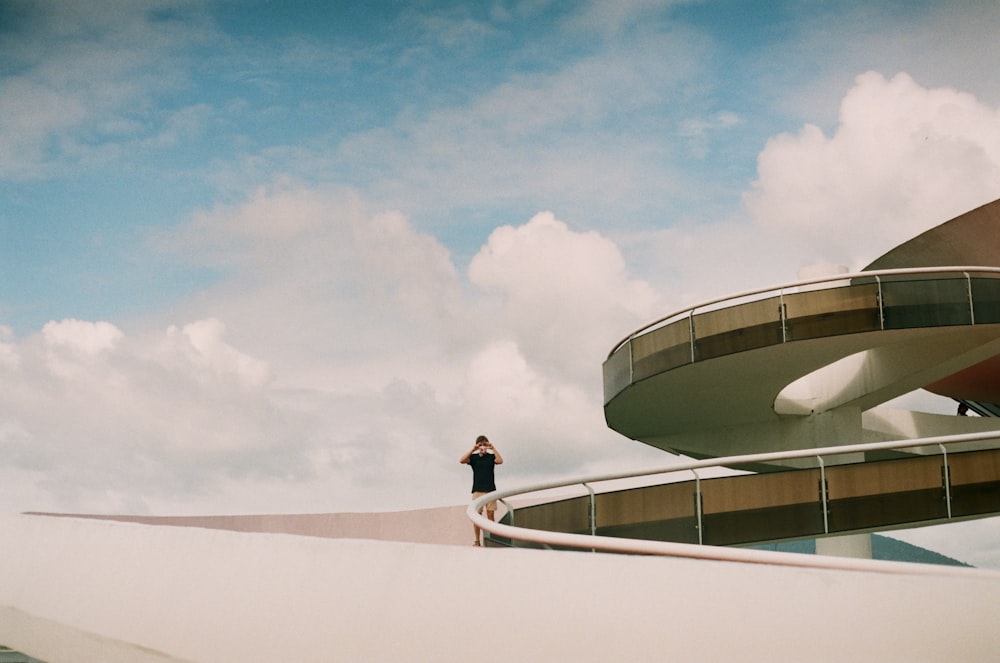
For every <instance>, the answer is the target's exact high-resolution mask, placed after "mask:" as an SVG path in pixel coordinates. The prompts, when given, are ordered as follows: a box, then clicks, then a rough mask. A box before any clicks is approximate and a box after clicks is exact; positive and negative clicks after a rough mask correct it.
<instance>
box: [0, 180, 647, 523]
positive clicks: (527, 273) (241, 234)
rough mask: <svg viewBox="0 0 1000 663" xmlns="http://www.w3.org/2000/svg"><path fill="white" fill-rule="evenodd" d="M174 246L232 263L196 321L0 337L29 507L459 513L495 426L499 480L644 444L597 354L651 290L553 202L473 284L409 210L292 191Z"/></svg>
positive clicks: (190, 310)
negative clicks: (33, 479)
mask: <svg viewBox="0 0 1000 663" xmlns="http://www.w3.org/2000/svg"><path fill="white" fill-rule="evenodd" d="M160 246H171V247H173V248H174V249H178V250H181V251H183V253H184V255H186V256H188V258H189V259H191V260H195V261H205V262H206V264H214V265H223V266H225V267H226V271H225V273H224V275H223V278H222V279H221V280H220V282H219V283H218V284H217V285H216V286H215V287H213V288H210V289H208V290H206V291H204V292H202V293H201V294H200V295H199V296H198V297H197V298H195V299H193V300H192V301H190V302H188V303H187V304H186V305H185V306H184V308H183V310H179V311H176V312H175V313H174V316H180V317H181V318H182V319H186V320H189V322H183V323H176V322H170V323H167V324H160V325H159V326H154V327H150V328H148V329H145V330H133V331H129V332H126V331H123V330H121V329H119V328H117V327H115V326H113V325H111V324H109V323H105V322H96V323H93V322H86V321H79V320H66V321H62V322H52V323H49V324H48V325H46V326H45V328H44V329H43V330H42V333H40V334H38V335H35V336H29V337H27V338H24V339H16V338H14V337H13V336H12V335H11V334H8V335H7V339H6V341H5V343H6V346H7V347H8V352H7V354H8V355H9V356H11V357H19V362H17V363H15V362H9V366H8V365H7V364H4V366H6V368H5V369H3V370H5V371H7V372H8V373H9V372H10V371H16V373H17V379H16V380H3V381H0V401H2V402H4V403H5V406H6V408H5V410H4V413H3V415H2V416H0V447H2V451H3V455H4V457H5V458H8V459H14V460H13V461H12V462H14V463H16V464H18V465H19V466H21V467H22V468H23V470H24V471H26V472H27V471H36V470H38V469H44V470H45V475H44V479H42V480H40V483H39V484H38V485H39V488H40V489H41V490H42V491H44V494H47V495H48V496H49V499H51V500H52V502H53V505H43V506H42V507H36V506H35V505H25V506H24V508H44V507H45V506H51V507H52V508H60V509H72V510H78V509H80V508H83V506H86V507H87V508H88V509H94V510H113V509H116V508H121V507H122V505H128V507H129V508H130V509H135V510H167V511H172V512H187V511H199V510H205V509H209V508H210V509H212V510H219V509H223V508H225V509H227V510H231V511H246V510H247V509H252V508H253V506H252V505H260V503H261V498H260V496H259V495H256V494H255V490H254V487H258V488H260V490H261V491H262V492H261V494H266V495H269V496H271V498H272V499H274V500H276V501H277V502H280V503H281V504H282V505H283V507H282V509H283V510H317V509H322V510H350V509H359V508H365V509H371V508H401V507H413V506H424V505H433V504H448V503H455V502H460V501H462V500H463V499H464V497H465V495H466V493H467V491H468V486H467V485H466V484H467V479H468V477H467V472H465V471H463V468H461V467H460V466H459V465H458V463H457V458H458V457H459V456H460V455H461V453H462V452H463V451H464V450H465V447H466V445H467V444H468V443H470V442H471V440H472V439H474V436H475V435H477V434H479V433H481V432H486V433H487V434H489V435H490V437H491V439H493V440H494V441H495V442H496V443H497V444H498V446H500V447H501V448H502V449H503V450H504V452H505V453H506V454H507V455H508V456H509V457H510V458H511V460H512V461H514V460H515V459H516V462H511V464H510V465H509V466H505V469H504V472H505V480H507V481H516V480H517V477H518V476H520V477H539V476H543V475H544V476H551V475H554V474H559V473H562V472H573V471H574V470H579V469H581V468H583V467H584V466H586V465H588V464H590V463H593V462H601V461H602V460H603V461H608V460H609V456H608V454H609V453H610V454H611V456H610V460H611V462H612V463H616V462H628V458H629V457H634V455H635V453H634V452H633V453H631V454H630V453H625V454H624V456H620V449H617V448H615V447H613V446H609V445H608V444H607V442H608V441H609V440H614V439H616V437H617V436H616V435H615V434H614V433H612V432H611V431H609V430H608V429H607V428H606V426H605V425H604V424H603V421H602V418H601V400H600V399H601V393H602V390H601V381H600V364H601V361H602V359H603V356H604V353H606V352H607V350H608V349H609V347H610V344H611V343H612V342H613V341H614V340H616V338H617V336H619V335H621V334H622V333H624V332H625V331H627V330H628V329H629V328H630V327H631V326H633V325H634V324H635V323H636V321H639V320H642V319H644V318H645V317H647V316H648V315H649V314H650V313H651V312H652V311H653V310H654V308H655V306H656V304H655V301H656V297H655V295H654V293H653V292H652V290H651V289H650V287H649V286H648V284H646V283H644V282H642V281H639V280H635V279H632V278H631V277H629V275H628V273H627V270H626V265H625V262H624V260H623V258H622V256H621V254H620V252H619V251H618V249H617V247H616V246H615V245H614V244H613V243H612V242H611V241H609V240H608V239H607V238H604V237H602V236H601V235H599V234H597V233H594V232H587V233H579V232H575V231H573V230H572V229H570V228H569V226H568V225H567V224H565V223H563V222H561V221H558V220H556V219H555V217H554V216H553V215H552V214H551V213H541V214H539V215H536V216H535V217H534V218H532V219H531V220H529V221H528V222H526V223H524V224H523V225H521V226H504V227H502V228H499V229H498V230H497V231H496V232H495V233H494V234H493V235H492V236H491V238H490V240H489V242H488V243H487V245H485V246H484V247H483V248H482V250H481V252H480V253H479V255H478V256H477V257H476V258H475V259H474V260H473V261H472V265H471V266H470V270H469V278H468V279H466V278H465V277H463V275H461V274H460V273H459V272H458V270H456V269H455V267H454V265H453V264H452V262H451V259H450V255H449V253H448V251H447V250H446V249H445V248H444V247H443V246H442V245H441V244H440V243H439V242H438V241H437V240H436V239H435V238H434V237H432V236H430V235H427V234H423V233H419V232H417V231H415V230H414V229H413V227H412V226H411V224H410V222H409V220H408V219H407V218H406V217H405V216H403V215H402V214H400V213H398V212H375V213H370V212H367V211H366V210H365V206H364V204H363V203H362V202H361V201H360V200H359V199H358V198H357V196H355V195H353V194H351V193H349V192H346V193H345V192H330V191H323V190H318V189H310V188H305V187H299V186H293V185H291V184H289V183H287V182H285V183H279V184H278V185H276V186H275V187H272V188H268V189H262V190H258V191H255V192H253V193H251V194H250V196H249V198H248V199H247V201H246V202H243V203H236V204H234V205H229V206H219V207H216V208H213V209H211V210H207V211H204V212H200V213H197V214H195V215H193V216H192V219H191V222H190V224H188V225H187V226H185V227H183V228H181V229H179V230H178V232H177V236H176V237H175V238H174V239H173V240H171V241H166V242H162V243H161V244H160ZM175 319H176V317H175ZM53 356H55V357H56V359H58V361H59V363H58V364H56V365H57V367H58V369H59V370H56V371H53V370H52V368H51V367H52V366H53V359H52V358H53ZM8 377H9V376H8ZM53 411H58V412H59V416H58V417H52V416H50V413H51V412H53ZM9 462H10V461H9ZM282 487H284V489H283V488H282ZM282 495H283V496H282ZM308 496H311V497H308ZM36 497H37V495H36ZM308 499H311V500H318V501H313V502H308V503H304V502H303V500H308ZM206 505H211V506H206ZM223 505H225V506H223Z"/></svg>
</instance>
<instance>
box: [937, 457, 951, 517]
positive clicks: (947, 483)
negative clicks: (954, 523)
mask: <svg viewBox="0 0 1000 663" xmlns="http://www.w3.org/2000/svg"><path fill="white" fill-rule="evenodd" d="M938 446H939V447H941V458H942V459H943V460H944V466H943V467H942V470H943V474H944V476H942V477H941V478H942V480H943V481H944V501H945V504H946V505H947V506H948V520H951V468H949V467H948V450H947V449H945V446H944V445H943V444H939V445H938Z"/></svg>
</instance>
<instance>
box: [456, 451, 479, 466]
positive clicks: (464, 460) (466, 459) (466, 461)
mask: <svg viewBox="0 0 1000 663" xmlns="http://www.w3.org/2000/svg"><path fill="white" fill-rule="evenodd" d="M475 450H476V447H472V448H471V449H469V450H468V451H466V452H465V455H464V456H462V457H461V458H459V459H458V462H460V463H462V464H463V465H468V464H469V458H471V457H472V452H474V451H475Z"/></svg>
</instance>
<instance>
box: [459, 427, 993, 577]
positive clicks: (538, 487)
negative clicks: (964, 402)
mask: <svg viewBox="0 0 1000 663" xmlns="http://www.w3.org/2000/svg"><path fill="white" fill-rule="evenodd" d="M987 440H1000V431H988V432H980V433H962V434H959V435H941V436H935V437H926V438H920V439H917V440H892V441H889V442H871V443H865V444H852V445H843V446H835V447H823V448H818V449H802V450H795V451H779V452H770V453H762V454H745V455H740V456H729V457H726V458H713V459H708V460H700V461H688V462H682V463H675V464H673V465H669V466H665V467H658V468H653V469H648V470H640V471H630V472H612V473H607V474H600V475H594V476H588V477H584V478H578V479H570V480H565V479H559V480H550V481H545V482H541V483H537V484H532V485H528V486H523V487H521V488H516V489H511V490H497V491H494V492H491V493H489V494H487V495H483V496H482V497H480V498H478V499H476V500H474V501H473V502H472V503H471V504H470V505H469V507H468V509H467V510H466V515H467V516H468V517H469V519H470V520H472V521H473V523H475V524H476V525H478V526H479V527H480V528H481V529H483V530H484V531H487V532H490V533H491V534H495V535H497V536H500V537H504V538H509V539H511V540H517V541H524V542H528V543H536V544H541V545H545V546H548V547H551V546H560V547H568V548H580V549H584V548H589V549H591V550H601V551H605V552H618V553H630V554H642V555H662V556H671V557H687V558H696V559H706V560H717V561H733V562H745V563H757V564H784V565H791V566H805V567H813V568H830V569H840V570H865V571H879V572H884V573H929V574H951V573H968V572H969V571H970V569H966V568H962V567H938V566H928V567H927V568H923V569H921V567H922V566H923V565H919V564H912V563H902V562H899V563H894V562H885V561H878V562H875V561H874V560H861V559H853V558H835V557H825V556H820V555H805V554H798V553H775V552H772V551H761V550H750V549H744V548H728V547H722V546H711V545H702V544H693V543H675V542H668V541H650V540H645V539H626V538H620V537H609V536H601V535H588V534H571V533H567V532H550V531H545V530H537V529H529V528H525V527H515V526H513V525H505V524H503V523H499V522H495V521H492V520H490V519H489V518H486V517H485V516H483V515H482V514H481V513H479V510H480V509H481V508H483V506H485V505H486V503H487V502H490V501H492V500H504V499H505V498H508V497H511V496H520V495H526V494H529V493H536V492H540V491H544V490H553V489H557V488H568V487H572V486H579V485H581V484H592V483H602V482H607V481H616V480H620V479H634V478H639V477H645V476H652V475H656V474H671V473H674V472H683V471H691V472H694V471H695V470H698V469H704V468H712V467H730V466H733V465H748V464H753V463H768V462H775V461H782V460H795V459H800V458H808V457H828V456H839V455H845V454H853V453H863V452H868V451H885V450H902V449H913V448H916V447H927V446H938V447H940V448H941V449H942V450H943V449H944V448H945V447H947V446H950V445H955V444H961V443H967V442H982V441H987ZM695 476H696V477H697V476H698V475H697V472H695ZM588 490H590V487H589V486H588ZM504 504H507V502H504ZM972 570H973V571H974V570H975V569H972ZM986 573H989V574H990V575H1000V572H998V571H989V572H986Z"/></svg>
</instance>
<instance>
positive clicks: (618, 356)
mask: <svg viewBox="0 0 1000 663" xmlns="http://www.w3.org/2000/svg"><path fill="white" fill-rule="evenodd" d="M631 345H632V341H627V342H626V343H625V344H624V345H622V347H620V348H618V350H616V351H615V353H614V354H613V355H611V356H610V357H608V358H607V360H605V362H604V364H603V365H602V366H601V371H602V373H603V377H604V404H605V405H607V404H608V403H610V402H611V399H612V398H614V397H615V396H617V395H618V394H620V393H621V392H622V391H623V390H624V389H625V387H627V386H629V384H631V382H632V361H631V356H630V355H631V349H632V348H631Z"/></svg>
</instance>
